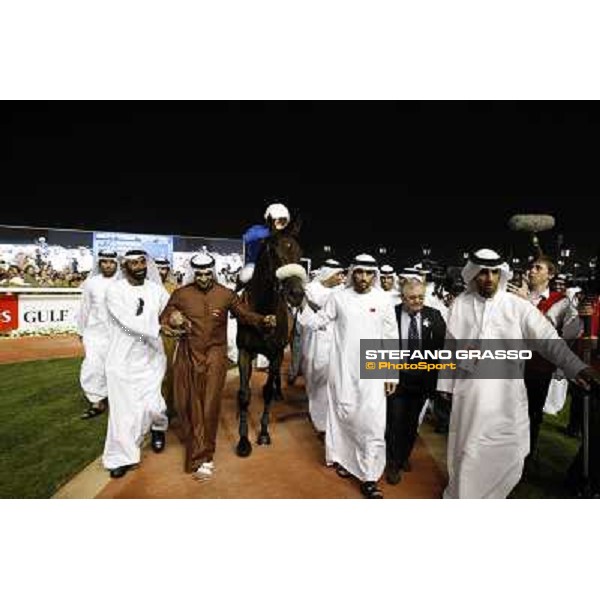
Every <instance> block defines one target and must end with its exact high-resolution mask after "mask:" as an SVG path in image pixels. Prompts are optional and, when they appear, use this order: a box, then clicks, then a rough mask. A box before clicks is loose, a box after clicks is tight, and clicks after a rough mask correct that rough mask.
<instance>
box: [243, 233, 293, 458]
mask: <svg viewBox="0 0 600 600" xmlns="http://www.w3.org/2000/svg"><path fill="white" fill-rule="evenodd" d="M301 255H302V250H301V248H300V245H299V243H298V241H297V239H296V234H295V231H294V230H293V229H292V230H291V229H290V226H288V227H287V228H286V229H285V230H283V231H276V232H274V233H272V234H271V236H270V237H268V238H266V239H265V241H264V242H263V247H262V248H261V250H260V252H259V254H258V258H257V260H256V266H255V268H254V274H253V276H252V279H251V280H250V281H249V283H248V286H247V288H246V292H245V293H246V301H247V303H248V304H249V306H250V308H251V309H252V310H254V311H256V312H258V313H260V314H262V315H275V316H276V317H277V326H276V327H275V328H274V329H272V330H270V331H259V330H258V329H256V328H254V327H250V326H247V325H243V324H242V323H239V324H238V333H237V338H236V341H237V346H238V350H239V353H238V368H239V372H240V389H239V392H238V406H239V434H240V439H239V442H238V445H237V448H236V452H237V455H238V456H241V457H246V456H249V455H250V453H251V452H252V444H251V443H250V440H249V439H248V408H249V405H250V377H251V376H252V361H253V360H254V359H255V358H256V355H257V354H262V355H264V356H265V357H266V358H267V359H268V360H269V373H268V377H267V381H266V383H265V385H264V387H263V390H262V392H263V401H264V408H263V413H262V416H261V419H260V432H259V434H258V439H257V443H258V444H259V445H263V444H270V443H271V436H270V435H269V413H270V408H271V402H272V401H273V399H274V398H277V399H280V398H281V397H282V394H281V363H282V360H283V351H284V349H285V347H286V345H287V344H288V342H289V339H290V333H289V328H288V304H289V305H291V306H296V307H297V306H299V305H300V303H301V302H302V298H303V296H304V288H303V281H302V279H301V278H300V277H298V276H290V277H287V278H286V279H283V280H281V281H280V280H279V279H278V278H277V277H276V275H275V272H276V271H277V269H278V268H279V267H282V266H284V265H290V264H294V263H298V262H299V261H300V257H301ZM292 270H293V269H292Z"/></svg>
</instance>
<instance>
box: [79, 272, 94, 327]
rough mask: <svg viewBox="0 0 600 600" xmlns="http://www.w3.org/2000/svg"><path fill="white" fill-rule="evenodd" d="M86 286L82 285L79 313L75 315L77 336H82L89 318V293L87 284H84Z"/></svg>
mask: <svg viewBox="0 0 600 600" xmlns="http://www.w3.org/2000/svg"><path fill="white" fill-rule="evenodd" d="M86 284H87V285H86ZM86 284H84V285H83V292H82V293H81V301H80V303H79V313H78V314H77V331H78V332H79V335H83V332H84V330H85V327H86V325H87V321H88V318H89V316H90V308H91V302H90V295H91V292H90V285H89V282H86Z"/></svg>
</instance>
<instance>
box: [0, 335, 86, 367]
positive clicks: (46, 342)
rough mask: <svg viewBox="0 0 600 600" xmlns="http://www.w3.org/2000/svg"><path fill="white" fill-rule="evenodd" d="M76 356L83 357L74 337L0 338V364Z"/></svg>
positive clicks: (81, 348)
mask: <svg viewBox="0 0 600 600" xmlns="http://www.w3.org/2000/svg"><path fill="white" fill-rule="evenodd" d="M76 356H83V346H82V345H81V342H80V341H79V338H78V337H77V336H76V335H65V336H56V337H41V336H40V337H33V336H32V337H22V338H14V339H8V338H0V364H6V363H15V362H24V361H29V360H45V359H50V358H72V357H76Z"/></svg>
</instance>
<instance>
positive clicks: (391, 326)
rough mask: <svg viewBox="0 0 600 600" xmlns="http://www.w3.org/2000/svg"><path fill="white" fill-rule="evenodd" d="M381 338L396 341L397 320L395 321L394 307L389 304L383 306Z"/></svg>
mask: <svg viewBox="0 0 600 600" xmlns="http://www.w3.org/2000/svg"><path fill="white" fill-rule="evenodd" d="M382 337H383V339H384V340H397V339H398V320H397V319H396V311H395V310H394V305H393V304H392V303H391V302H389V303H386V304H385V305H384V309H383V331H382Z"/></svg>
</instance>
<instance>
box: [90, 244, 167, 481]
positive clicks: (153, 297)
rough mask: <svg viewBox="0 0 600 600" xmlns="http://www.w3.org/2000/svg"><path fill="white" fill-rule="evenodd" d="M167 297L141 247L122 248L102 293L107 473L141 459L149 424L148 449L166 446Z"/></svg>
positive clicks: (124, 469)
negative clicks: (106, 322) (106, 324)
mask: <svg viewBox="0 0 600 600" xmlns="http://www.w3.org/2000/svg"><path fill="white" fill-rule="evenodd" d="M168 301H169V294H168V292H167V291H166V290H165V288H164V287H163V285H162V282H161V279H160V275H159V274H158V270H157V268H156V265H154V262H153V261H152V259H150V258H149V257H148V256H147V254H146V253H145V252H144V251H143V250H130V251H129V252H127V253H126V254H125V257H124V260H123V265H122V272H121V274H120V275H119V279H118V280H117V281H115V282H114V284H113V285H111V286H110V287H109V288H108V290H107V292H106V304H107V308H108V312H109V314H110V317H111V319H110V342H109V348H108V358H107V359H106V380H107V383H108V396H109V398H110V411H109V416H108V431H107V433H106V443H105V446H104V454H103V456H102V461H103V463H104V466H105V468H107V469H109V470H110V475H111V477H122V476H123V475H125V473H126V472H127V471H128V470H129V469H130V468H132V467H133V466H135V465H137V464H138V463H139V462H140V446H141V444H142V441H143V438H144V436H145V435H146V433H148V430H149V429H150V428H152V449H153V450H154V451H155V452H161V451H162V450H163V449H164V446H165V431H166V429H167V426H168V419H167V414H166V405H165V401H164V399H163V396H162V394H161V384H162V380H163V377H164V374H165V369H166V358H165V352H164V349H163V344H162V340H161V338H160V335H159V334H160V325H159V320H158V318H159V315H160V314H161V312H162V311H163V309H164V308H165V306H166V305H167V302H168Z"/></svg>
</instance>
